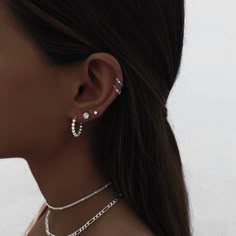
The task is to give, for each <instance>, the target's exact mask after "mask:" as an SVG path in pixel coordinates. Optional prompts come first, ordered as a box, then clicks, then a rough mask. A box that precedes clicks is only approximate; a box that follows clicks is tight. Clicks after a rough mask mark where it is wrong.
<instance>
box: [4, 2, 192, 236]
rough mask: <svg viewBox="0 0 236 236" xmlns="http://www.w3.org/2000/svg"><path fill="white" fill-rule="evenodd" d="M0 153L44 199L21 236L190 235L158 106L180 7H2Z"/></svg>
mask: <svg viewBox="0 0 236 236" xmlns="http://www.w3.org/2000/svg"><path fill="white" fill-rule="evenodd" d="M0 36H1V37H0V52H1V53H0V76H1V80H0V83H1V84H0V94H1V96H2V98H3V99H1V103H0V106H1V111H2V115H1V121H2V122H1V123H2V124H9V125H2V126H1V134H0V135H1V136H0V138H1V139H0V141H1V156H2V157H11V156H20V157H22V158H24V159H25V160H26V161H27V163H28V164H29V167H30V169H31V171H32V174H33V176H34V178H35V180H36V181H37V184H38V186H39V188H40V190H41V192H42V194H43V196H44V197H45V204H44V205H43V206H42V207H41V209H40V211H39V212H38V214H37V215H36V217H35V218H34V220H33V221H32V224H31V225H30V227H29V228H28V230H27V233H26V235H29V236H38V235H78V234H80V233H82V234H83V235H99V236H100V235H103V236H106V235H112V236H116V235H129V236H131V235H135V236H144V235H145V236H149V235H158V236H161V235H168V236H171V235H179V236H185V235H186V236H189V235H191V229H190V228H191V227H190V220H189V206H188V194H187V191H186V186H185V181H184V174H183V170H182V164H181V159H180V154H179V150H178V147H177V144H176V140H175V137H174V134H173V132H172V129H171V127H170V125H169V123H168V120H167V109H166V102H167V98H168V95H169V93H170V91H171V88H172V86H173V84H174V82H175V80H176V78H177V74H178V70H179V67H180V62H181V55H182V47H183V36H184V2H183V0H148V1H147V0H135V1H134V0H132V1H131V0H126V1H119V0H114V1H103V0H101V1H94V0H93V1H92V0H85V1H83V0H80V1H78V0H76V1H75V0H70V1H64V0H55V1H48V0H41V1H38V0H5V1H1V2H0Z"/></svg>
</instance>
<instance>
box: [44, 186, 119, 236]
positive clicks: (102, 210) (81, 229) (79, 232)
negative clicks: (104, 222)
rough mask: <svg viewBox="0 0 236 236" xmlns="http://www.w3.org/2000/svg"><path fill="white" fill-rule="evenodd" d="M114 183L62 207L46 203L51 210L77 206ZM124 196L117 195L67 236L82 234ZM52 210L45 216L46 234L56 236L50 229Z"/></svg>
mask: <svg viewBox="0 0 236 236" xmlns="http://www.w3.org/2000/svg"><path fill="white" fill-rule="evenodd" d="M111 184H112V183H111V182H109V183H108V184H106V185H105V186H103V187H101V188H100V189H98V190H96V191H94V192H92V193H90V194H89V195H87V196H85V197H83V198H81V199H79V200H77V201H76V202H73V203H70V204H68V205H66V206H62V207H53V206H51V205H49V204H48V203H47V201H46V205H47V206H48V208H49V209H51V210H64V209H68V208H70V207H72V206H75V205H77V204H79V203H81V202H83V201H85V200H87V199H89V198H91V197H92V196H94V195H95V194H98V193H99V192H101V191H103V190H104V189H106V188H107V187H108V186H109V185H111ZM121 197H122V194H118V195H117V196H116V198H115V199H113V200H112V201H111V202H110V203H109V204H107V205H106V206H105V207H104V208H103V209H101V211H99V212H98V213H97V214H96V215H95V216H93V217H92V218H91V219H90V220H88V221H87V222H86V223H85V224H84V225H83V226H81V227H80V228H79V229H77V230H76V231H74V232H73V233H71V234H68V235H67V236H76V235H79V234H81V233H82V232H83V231H84V230H85V229H87V228H88V227H89V226H90V225H91V224H92V223H94V222H95V221H96V220H97V219H99V218H100V217H101V216H102V215H103V214H104V213H105V212H106V211H108V210H109V209H110V208H111V207H112V206H113V205H115V204H116V203H117V201H118V199H119V198H121ZM50 212H51V211H50V210H48V212H47V214H46V217H45V231H46V234H47V235H48V236H56V235H55V234H52V233H51V232H50V229H49V215H50Z"/></svg>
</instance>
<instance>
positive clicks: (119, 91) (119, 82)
mask: <svg viewBox="0 0 236 236" xmlns="http://www.w3.org/2000/svg"><path fill="white" fill-rule="evenodd" d="M116 81H117V82H118V84H120V85H121V86H123V83H122V82H121V81H120V80H119V79H118V78H117V77H116ZM113 88H114V89H115V91H116V92H117V93H118V94H119V95H120V94H121V90H119V89H118V88H117V87H116V86H115V84H113Z"/></svg>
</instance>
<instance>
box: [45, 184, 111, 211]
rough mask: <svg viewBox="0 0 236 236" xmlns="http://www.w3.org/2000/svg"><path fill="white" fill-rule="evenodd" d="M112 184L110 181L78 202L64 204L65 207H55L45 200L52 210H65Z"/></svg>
mask: <svg viewBox="0 0 236 236" xmlns="http://www.w3.org/2000/svg"><path fill="white" fill-rule="evenodd" d="M111 184H112V183H111V182H109V183H108V184H106V185H105V186H103V187H102V188H100V189H98V190H96V191H94V192H93V193H91V194H89V195H87V196H85V197H83V198H81V199H79V200H78V201H76V202H73V203H71V204H68V205H66V206H63V207H53V206H51V205H49V204H48V203H47V201H46V202H45V204H46V205H47V206H48V208H49V209H52V210H55V211H56V210H64V209H67V208H70V207H72V206H74V205H77V204H79V203H80V202H83V201H85V200H87V199H88V198H90V197H92V196H94V195H95V194H97V193H99V192H101V191H102V190H104V189H105V188H107V187H108V186H109V185H111Z"/></svg>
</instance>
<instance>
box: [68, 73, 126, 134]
mask: <svg viewBox="0 0 236 236" xmlns="http://www.w3.org/2000/svg"><path fill="white" fill-rule="evenodd" d="M116 82H117V83H118V84H119V85H120V86H123V83H122V82H121V81H120V80H119V79H118V78H117V77H116ZM113 87H114V89H115V91H116V93H118V94H119V95H120V94H121V90H119V89H118V88H117V87H116V85H115V84H113ZM93 114H94V115H95V116H96V115H97V114H98V111H97V110H95V111H93ZM82 117H83V118H84V119H85V120H88V119H89V117H90V114H89V113H88V112H84V113H83V115H82ZM76 119H77V116H76V117H74V119H72V124H71V130H72V134H73V135H74V137H76V138H77V137H79V136H80V135H81V133H82V129H83V124H82V123H80V124H79V130H78V132H77V133H76V131H75V123H76Z"/></svg>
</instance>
